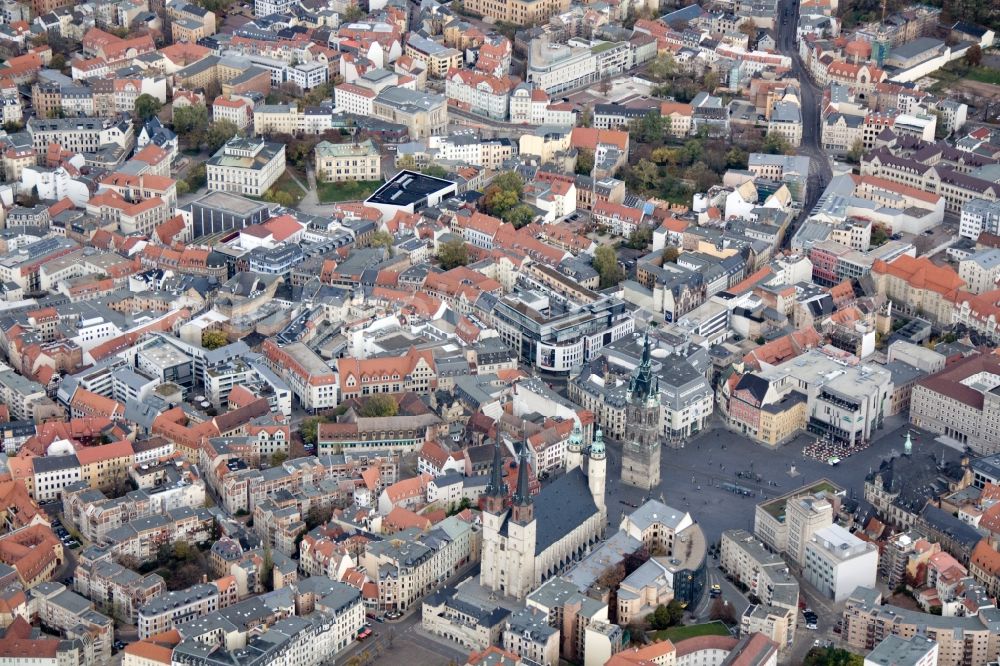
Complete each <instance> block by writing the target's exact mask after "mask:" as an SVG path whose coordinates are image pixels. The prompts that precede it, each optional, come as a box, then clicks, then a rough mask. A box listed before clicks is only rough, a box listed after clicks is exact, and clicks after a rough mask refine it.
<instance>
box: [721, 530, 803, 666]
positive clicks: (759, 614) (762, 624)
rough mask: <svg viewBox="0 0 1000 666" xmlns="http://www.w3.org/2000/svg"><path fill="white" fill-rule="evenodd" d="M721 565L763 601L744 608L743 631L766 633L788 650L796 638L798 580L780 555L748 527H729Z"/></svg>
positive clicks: (747, 632)
mask: <svg viewBox="0 0 1000 666" xmlns="http://www.w3.org/2000/svg"><path fill="white" fill-rule="evenodd" d="M719 567H720V568H721V569H722V570H723V571H725V572H726V573H727V574H728V575H729V576H730V577H732V578H733V579H734V580H735V581H737V582H738V583H741V584H743V585H747V586H748V587H749V588H750V592H751V593H752V594H754V595H756V596H757V597H758V598H759V599H760V600H761V603H760V604H751V605H750V606H749V607H747V608H746V609H745V610H744V611H743V615H742V617H741V619H740V633H741V635H747V634H750V633H753V632H760V633H763V634H764V635H765V636H767V637H768V638H770V639H771V640H773V641H774V642H775V643H777V644H778V646H779V649H782V650H783V649H785V648H786V647H788V646H789V645H791V644H792V642H793V641H794V640H795V629H796V623H797V618H798V610H799V583H798V581H797V580H796V579H795V577H793V576H792V575H791V574H790V573H789V572H788V565H787V564H785V562H784V560H782V559H781V557H779V556H778V555H776V554H774V553H772V552H770V551H768V550H767V548H765V546H764V544H762V543H761V542H760V541H758V540H757V539H756V538H755V537H754V536H753V535H752V534H750V533H749V532H746V531H745V530H726V531H725V532H723V533H722V540H721V542H720V554H719Z"/></svg>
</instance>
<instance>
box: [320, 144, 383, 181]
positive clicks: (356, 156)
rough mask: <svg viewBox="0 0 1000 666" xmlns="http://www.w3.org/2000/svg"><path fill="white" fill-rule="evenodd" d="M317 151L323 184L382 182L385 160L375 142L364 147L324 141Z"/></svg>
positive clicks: (363, 145)
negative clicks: (383, 160) (359, 181)
mask: <svg viewBox="0 0 1000 666" xmlns="http://www.w3.org/2000/svg"><path fill="white" fill-rule="evenodd" d="M314 150H315V168H316V178H317V179H318V180H319V181H320V182H323V183H341V182H347V181H357V180H381V179H382V156H381V154H380V153H379V150H378V147H377V146H376V145H375V143H374V142H373V141H372V140H371V139H365V140H364V141H362V142H360V143H330V142H328V141H321V142H319V143H318V144H317V145H316V148H315V149H314Z"/></svg>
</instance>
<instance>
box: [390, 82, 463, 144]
mask: <svg viewBox="0 0 1000 666" xmlns="http://www.w3.org/2000/svg"><path fill="white" fill-rule="evenodd" d="M372 114H373V115H374V116H375V117H376V118H378V119H380V120H385V121H387V122H390V123H397V124H399V125H403V126H405V127H406V129H407V133H408V134H409V136H410V138H411V139H422V138H425V137H428V136H432V135H435V134H444V133H445V132H446V130H447V127H448V98H447V97H445V96H444V95H434V94H431V93H423V92H417V91H415V90H409V89H407V88H399V87H390V88H385V89H384V90H382V91H381V92H379V93H378V95H376V96H375V99H374V100H372Z"/></svg>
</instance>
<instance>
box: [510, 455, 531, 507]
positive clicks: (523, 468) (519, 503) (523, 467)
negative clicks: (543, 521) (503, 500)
mask: <svg viewBox="0 0 1000 666" xmlns="http://www.w3.org/2000/svg"><path fill="white" fill-rule="evenodd" d="M511 519H512V520H513V521H514V522H516V523H520V524H521V525H527V524H528V523H530V522H531V521H533V520H534V519H535V507H534V505H533V504H532V501H531V484H530V483H529V479H528V443H527V442H524V443H523V444H522V445H521V454H520V455H519V456H518V459H517V490H515V491H514V506H513V508H512V510H511Z"/></svg>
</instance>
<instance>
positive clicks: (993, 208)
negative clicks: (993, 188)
mask: <svg viewBox="0 0 1000 666" xmlns="http://www.w3.org/2000/svg"><path fill="white" fill-rule="evenodd" d="M984 232H985V233H988V234H994V235H1000V201H987V200H986V199H970V200H969V201H967V202H965V203H964V204H963V205H962V215H961V218H960V219H959V227H958V235H959V236H962V237H963V238H969V239H971V240H976V239H978V238H979V234H981V233H984Z"/></svg>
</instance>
